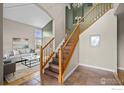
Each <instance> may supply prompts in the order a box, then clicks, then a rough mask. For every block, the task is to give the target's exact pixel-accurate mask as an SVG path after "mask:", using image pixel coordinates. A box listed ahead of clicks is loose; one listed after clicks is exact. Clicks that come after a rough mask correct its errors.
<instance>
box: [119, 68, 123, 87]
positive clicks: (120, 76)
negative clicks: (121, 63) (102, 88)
mask: <svg viewBox="0 0 124 93" xmlns="http://www.w3.org/2000/svg"><path fill="white" fill-rule="evenodd" d="M118 76H119V79H120V81H121V83H122V84H123V85H124V70H118Z"/></svg>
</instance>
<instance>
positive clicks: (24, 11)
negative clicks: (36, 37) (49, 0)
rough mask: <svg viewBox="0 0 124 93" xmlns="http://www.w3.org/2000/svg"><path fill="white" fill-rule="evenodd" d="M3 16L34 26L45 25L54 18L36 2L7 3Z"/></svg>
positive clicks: (40, 26)
mask: <svg viewBox="0 0 124 93" xmlns="http://www.w3.org/2000/svg"><path fill="white" fill-rule="evenodd" d="M3 17H4V18H6V19H9V20H13V21H16V22H19V23H24V24H27V25H31V26H34V27H38V28H42V27H44V26H45V25H46V24H47V23H48V22H49V21H51V20H52V18H51V17H50V16H49V15H48V14H47V13H46V12H45V11H43V10H42V9H41V8H39V7H38V6H37V5H36V4H24V3H15V4H14V3H13V4H12V3H5V4H4V8H3Z"/></svg>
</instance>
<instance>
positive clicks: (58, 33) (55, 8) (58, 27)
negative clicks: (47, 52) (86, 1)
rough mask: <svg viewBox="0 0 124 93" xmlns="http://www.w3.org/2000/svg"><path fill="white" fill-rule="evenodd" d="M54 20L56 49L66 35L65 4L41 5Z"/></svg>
mask: <svg viewBox="0 0 124 93" xmlns="http://www.w3.org/2000/svg"><path fill="white" fill-rule="evenodd" d="M39 5H40V7H41V8H42V9H44V10H45V11H46V12H47V13H48V14H49V15H50V16H51V17H52V19H53V25H54V35H55V47H57V46H58V45H59V43H60V42H61V41H62V40H63V38H64V35H65V4H44V3H43V4H39Z"/></svg>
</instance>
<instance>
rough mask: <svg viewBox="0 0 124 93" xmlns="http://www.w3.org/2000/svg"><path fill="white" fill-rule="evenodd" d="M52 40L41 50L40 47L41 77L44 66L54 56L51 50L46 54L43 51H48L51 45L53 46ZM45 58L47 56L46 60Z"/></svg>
mask: <svg viewBox="0 0 124 93" xmlns="http://www.w3.org/2000/svg"><path fill="white" fill-rule="evenodd" d="M53 40H54V37H53V38H52V39H51V40H50V41H49V42H48V43H47V44H46V45H45V46H44V47H43V48H42V46H41V49H40V73H41V76H42V74H43V73H44V68H45V66H46V65H47V63H48V62H49V60H50V59H51V58H52V57H53V55H54V51H53V48H51V50H50V51H48V53H46V52H45V51H47V50H49V48H50V47H51V44H52V46H53ZM46 56H48V57H47V58H46Z"/></svg>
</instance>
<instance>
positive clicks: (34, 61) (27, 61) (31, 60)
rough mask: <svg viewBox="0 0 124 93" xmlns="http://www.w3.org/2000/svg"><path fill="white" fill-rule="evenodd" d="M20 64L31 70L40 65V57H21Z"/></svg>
mask: <svg viewBox="0 0 124 93" xmlns="http://www.w3.org/2000/svg"><path fill="white" fill-rule="evenodd" d="M22 60H24V61H22V64H23V65H25V66H27V67H29V68H31V67H34V66H37V65H39V64H40V55H30V56H25V57H22Z"/></svg>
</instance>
